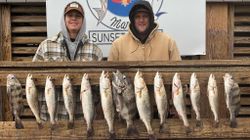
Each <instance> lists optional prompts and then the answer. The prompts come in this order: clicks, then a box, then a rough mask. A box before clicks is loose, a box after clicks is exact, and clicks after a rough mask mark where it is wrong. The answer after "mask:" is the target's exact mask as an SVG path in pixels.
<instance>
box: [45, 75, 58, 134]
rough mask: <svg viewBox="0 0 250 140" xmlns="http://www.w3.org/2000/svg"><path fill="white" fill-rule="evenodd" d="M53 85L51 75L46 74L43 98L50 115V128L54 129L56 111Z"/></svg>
mask: <svg viewBox="0 0 250 140" xmlns="http://www.w3.org/2000/svg"><path fill="white" fill-rule="evenodd" d="M55 94H56V93H55V85H54V83H53V81H52V78H51V76H47V78H46V84H45V100H46V105H47V108H48V113H49V116H50V123H51V129H52V130H54V129H55V127H56V122H55V111H56V95H55Z"/></svg>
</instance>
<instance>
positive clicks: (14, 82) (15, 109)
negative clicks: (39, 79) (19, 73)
mask: <svg viewBox="0 0 250 140" xmlns="http://www.w3.org/2000/svg"><path fill="white" fill-rule="evenodd" d="M7 95H8V98H9V105H10V109H11V111H12V113H13V115H14V117H15V126H16V128H17V129H23V128H24V127H23V123H22V121H21V118H20V116H21V114H22V113H23V110H24V105H23V99H22V96H23V89H22V85H21V83H20V82H19V80H18V79H17V78H16V77H15V75H13V74H9V75H8V76H7Z"/></svg>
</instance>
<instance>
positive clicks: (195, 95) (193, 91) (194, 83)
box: [190, 73, 202, 127]
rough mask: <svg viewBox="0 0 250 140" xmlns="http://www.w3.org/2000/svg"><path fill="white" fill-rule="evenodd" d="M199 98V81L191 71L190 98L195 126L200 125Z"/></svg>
mask: <svg viewBox="0 0 250 140" xmlns="http://www.w3.org/2000/svg"><path fill="white" fill-rule="evenodd" d="M200 98H201V91H200V85H199V81H198V79H197V75H196V73H192V75H191V78H190V99H191V104H192V107H193V110H194V112H195V114H196V126H197V127H201V126H202V122H201V115H200Z"/></svg>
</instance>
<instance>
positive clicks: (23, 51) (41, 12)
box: [11, 3, 47, 61]
mask: <svg viewBox="0 0 250 140" xmlns="http://www.w3.org/2000/svg"><path fill="white" fill-rule="evenodd" d="M11 15H12V16H11V24H12V28H11V34H12V55H13V57H12V59H13V60H14V61H31V59H32V57H33V56H34V54H35V51H36V49H37V47H38V45H39V43H40V42H41V41H43V40H44V39H46V36H47V29H46V9H45V3H41V4H30V3H29V4H23V5H18V4H13V5H11Z"/></svg>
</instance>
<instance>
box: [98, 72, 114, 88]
mask: <svg viewBox="0 0 250 140" xmlns="http://www.w3.org/2000/svg"><path fill="white" fill-rule="evenodd" d="M100 84H101V85H102V87H103V88H110V87H111V85H110V79H109V73H108V72H105V71H102V74H101V76H100Z"/></svg>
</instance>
